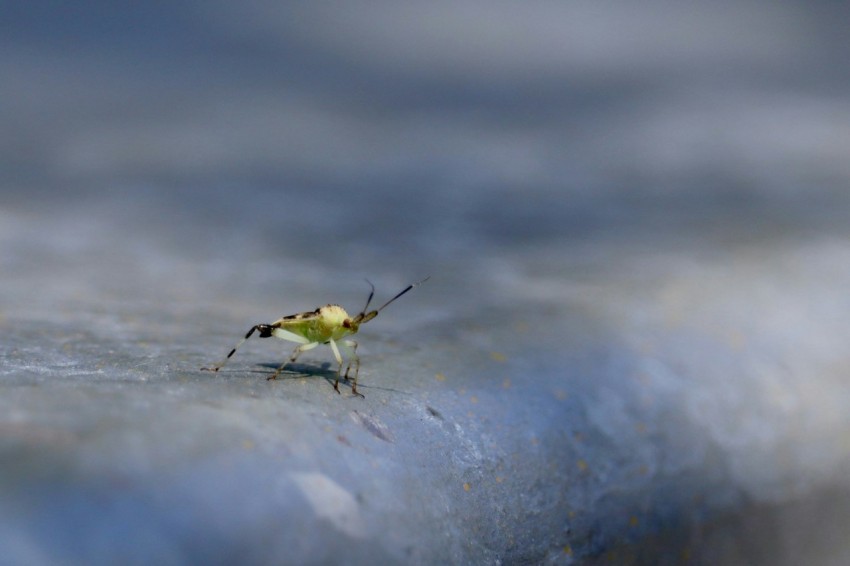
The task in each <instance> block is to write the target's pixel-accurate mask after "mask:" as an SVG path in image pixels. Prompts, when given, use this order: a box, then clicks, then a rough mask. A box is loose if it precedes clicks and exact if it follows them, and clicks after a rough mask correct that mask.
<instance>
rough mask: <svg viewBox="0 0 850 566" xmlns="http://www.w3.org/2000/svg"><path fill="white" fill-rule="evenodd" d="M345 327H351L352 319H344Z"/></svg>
mask: <svg viewBox="0 0 850 566" xmlns="http://www.w3.org/2000/svg"><path fill="white" fill-rule="evenodd" d="M342 326H343V328H351V319H348V318H346V319H345V320H343V321H342Z"/></svg>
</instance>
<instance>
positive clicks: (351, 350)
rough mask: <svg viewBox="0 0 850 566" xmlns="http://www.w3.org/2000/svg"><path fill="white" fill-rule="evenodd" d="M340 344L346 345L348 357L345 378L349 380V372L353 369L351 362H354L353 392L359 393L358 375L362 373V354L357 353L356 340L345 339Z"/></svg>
mask: <svg viewBox="0 0 850 566" xmlns="http://www.w3.org/2000/svg"><path fill="white" fill-rule="evenodd" d="M340 344H341V345H342V346H343V347H344V350H345V354H346V357H347V358H348V367H346V368H345V380H346V381H348V372H349V371H351V364H352V363H354V378H353V379H352V382H351V392H352V393H354V394H355V395H358V393H357V376H359V375H360V356H358V355H357V342H355V341H354V340H343V341H342V342H340Z"/></svg>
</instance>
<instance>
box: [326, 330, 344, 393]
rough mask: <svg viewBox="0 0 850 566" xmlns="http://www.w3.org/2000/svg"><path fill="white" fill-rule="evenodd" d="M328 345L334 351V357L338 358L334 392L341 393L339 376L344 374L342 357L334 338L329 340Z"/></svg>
mask: <svg viewBox="0 0 850 566" xmlns="http://www.w3.org/2000/svg"><path fill="white" fill-rule="evenodd" d="M328 344H330V347H331V350H333V353H334V357H335V358H336V362H337V364H339V365H338V367H337V368H336V381H334V391H336V392H337V393H339V374H340V373H341V372H342V356H341V355H340V354H339V348H337V345H336V342H334V340H333V338H331V339H330V340H328Z"/></svg>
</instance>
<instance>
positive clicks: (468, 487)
mask: <svg viewBox="0 0 850 566" xmlns="http://www.w3.org/2000/svg"><path fill="white" fill-rule="evenodd" d="M470 489H472V486H471V485H469V484H468V483H464V484H463V490H464V491H469V490H470Z"/></svg>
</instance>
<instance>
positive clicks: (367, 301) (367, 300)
mask: <svg viewBox="0 0 850 566" xmlns="http://www.w3.org/2000/svg"><path fill="white" fill-rule="evenodd" d="M366 283H368V284H369V286H370V287H372V291H370V292H369V298H368V299H366V306H365V307H363V310H362V311H360V314H366V311H367V310H369V304H370V303H371V302H372V297H374V296H375V286H374V285H373V284H372V282H371V281H369V280H368V279H367V280H366Z"/></svg>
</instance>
